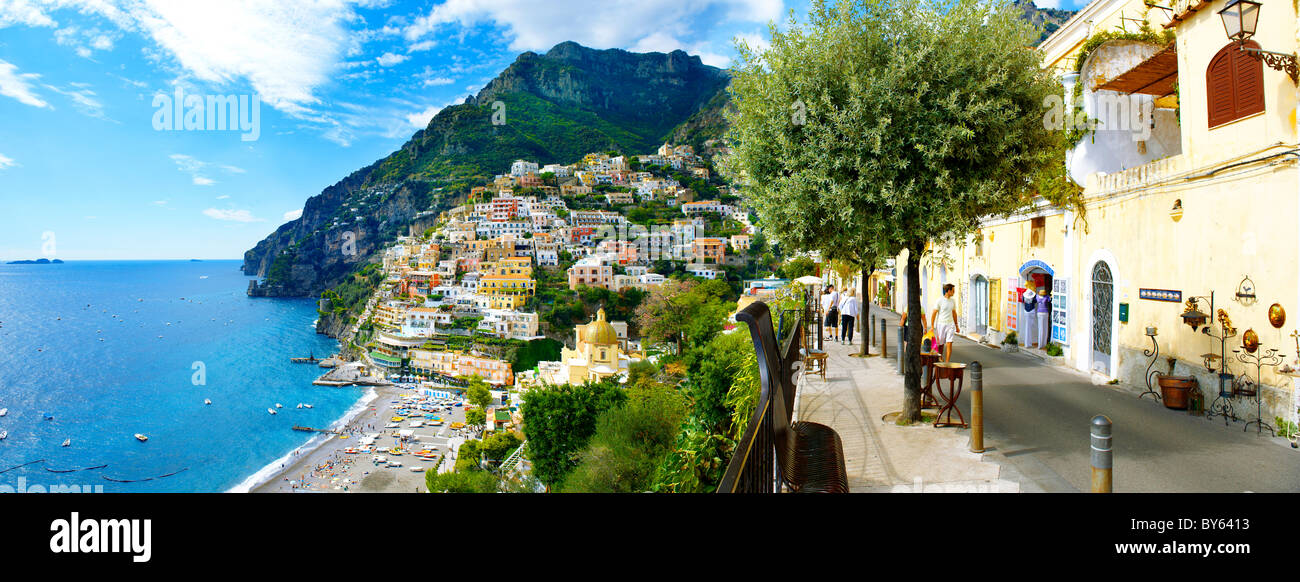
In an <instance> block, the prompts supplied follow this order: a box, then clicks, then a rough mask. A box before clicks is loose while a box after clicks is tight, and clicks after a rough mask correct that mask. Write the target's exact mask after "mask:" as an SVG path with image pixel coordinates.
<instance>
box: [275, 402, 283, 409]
mask: <svg viewBox="0 0 1300 582" xmlns="http://www.w3.org/2000/svg"><path fill="white" fill-rule="evenodd" d="M275 407H276V408H284V405H283V404H280V403H279V402H276V403H275Z"/></svg>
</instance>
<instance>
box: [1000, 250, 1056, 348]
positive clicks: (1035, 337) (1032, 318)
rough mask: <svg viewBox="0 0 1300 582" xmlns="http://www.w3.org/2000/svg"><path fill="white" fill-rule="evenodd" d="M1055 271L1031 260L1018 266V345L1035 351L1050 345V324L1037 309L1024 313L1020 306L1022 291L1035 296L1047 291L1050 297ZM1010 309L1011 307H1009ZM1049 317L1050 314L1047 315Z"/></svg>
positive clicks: (1037, 261)
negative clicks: (1029, 292) (1032, 293)
mask: <svg viewBox="0 0 1300 582" xmlns="http://www.w3.org/2000/svg"><path fill="white" fill-rule="evenodd" d="M1055 276H1056V271H1054V270H1053V269H1052V266H1051V265H1049V264H1047V263H1046V262H1043V261H1039V260H1031V261H1027V262H1025V264H1023V265H1021V266H1020V284H1019V286H1018V287H1017V288H1016V305H1014V308H1015V309H1016V329H1017V332H1018V333H1019V334H1020V345H1022V346H1025V347H1033V348H1035V349H1040V350H1043V349H1047V344H1049V343H1051V333H1052V331H1051V323H1050V322H1048V321H1047V319H1044V318H1043V317H1040V315H1039V312H1038V310H1037V307H1036V306H1035V307H1033V308H1032V310H1031V311H1025V310H1024V307H1023V305H1022V303H1023V301H1024V291H1026V290H1031V291H1034V293H1035V295H1037V294H1038V293H1037V292H1038V290H1040V289H1047V290H1048V297H1051V289H1052V279H1053V278H1054V277H1055ZM1009 307H1011V306H1009ZM1048 315H1049V316H1050V314H1048Z"/></svg>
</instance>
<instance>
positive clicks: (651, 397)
mask: <svg viewBox="0 0 1300 582" xmlns="http://www.w3.org/2000/svg"><path fill="white" fill-rule="evenodd" d="M627 394H628V398H627V401H626V402H624V403H623V404H622V405H621V406H617V407H615V408H611V409H609V410H606V411H604V412H602V413H601V414H600V417H599V419H597V421H596V432H595V434H594V435H593V436H592V438H591V441H590V443H589V444H588V446H587V448H586V449H585V450H584V451H583V452H582V453H581V455H580V456H579V462H578V466H577V467H576V468H575V469H574V471H573V474H572V475H570V476H569V477H567V478H566V479H565V480H564V486H563V487H562V489H561V490H562V491H564V492H570V493H572V492H579V493H634V492H638V491H646V490H648V489H649V488H650V486H651V485H652V478H653V477H654V474H655V470H656V468H657V467H658V466H659V464H660V462H661V461H662V459H663V457H664V455H665V454H667V452H668V450H669V446H670V445H671V444H672V442H673V440H674V439H675V437H676V435H677V430H678V428H679V427H680V426H681V423H682V420H683V419H684V418H685V417H686V402H685V399H684V398H683V397H682V396H681V394H679V393H678V392H677V391H676V390H675V389H674V388H673V387H671V386H667V385H663V384H657V383H654V382H645V383H642V384H639V385H636V386H632V387H630V388H628V390H627ZM530 446H531V445H530Z"/></svg>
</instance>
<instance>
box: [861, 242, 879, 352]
mask: <svg viewBox="0 0 1300 582" xmlns="http://www.w3.org/2000/svg"><path fill="white" fill-rule="evenodd" d="M863 264H864V265H866V266H865V267H862V283H861V287H862V301H861V303H862V311H861V312H859V313H858V319H859V320H861V322H860V323H861V324H862V334H861V335H862V356H863V357H866V356H868V355H870V353H871V348H870V347H869V346H870V345H871V332H873V331H875V330H873V329H871V328H873V327H875V326H873V325H871V298H870V297H868V296H867V278H868V277H870V276H871V266H872V265H873V264H875V261H874V260H873V261H868V262H866V263H863ZM880 357H882V358H883V357H885V354H880Z"/></svg>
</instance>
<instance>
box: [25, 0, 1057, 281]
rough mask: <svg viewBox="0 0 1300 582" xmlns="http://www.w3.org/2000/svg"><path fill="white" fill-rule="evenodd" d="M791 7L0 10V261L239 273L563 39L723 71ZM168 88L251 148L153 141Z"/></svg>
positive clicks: (299, 4)
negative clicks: (187, 262) (156, 265)
mask: <svg viewBox="0 0 1300 582" xmlns="http://www.w3.org/2000/svg"><path fill="white" fill-rule="evenodd" d="M1040 5H1044V3H1041V2H1040ZM1064 7H1066V8H1072V6H1071V5H1069V4H1066V5H1064ZM806 8H807V0H784V1H783V0H687V1H683V0H567V1H543V0H438V1H412V2H401V1H398V0H274V1H272V0H263V1H251V0H220V1H210V0H187V1H180V0H0V260H10V259H19V258H38V257H41V256H51V257H54V258H63V259H71V260H76V259H183V258H200V259H217V258H239V257H242V256H243V252H244V251H245V250H247V249H248V248H249V247H251V246H252V245H254V244H256V242H257V241H259V240H261V239H262V238H263V237H264V236H266V235H267V234H269V233H270V232H271V231H273V230H274V229H275V228H276V227H278V226H279V225H280V224H281V223H283V222H285V220H286V219H288V218H292V217H294V216H295V214H294V213H295V212H300V211H301V208H302V204H303V202H304V201H306V199H307V198H308V197H309V196H312V195H314V194H317V193H319V192H320V190H321V189H322V188H324V187H326V186H329V185H330V184H333V183H334V182H336V181H338V180H339V179H340V178H342V177H344V176H346V175H347V174H349V173H351V172H352V171H354V170H356V169H358V168H360V167H362V166H365V165H367V164H369V163H371V162H373V161H375V160H376V159H379V158H382V157H384V156H386V155H387V154H389V153H390V152H392V151H393V150H395V149H396V148H398V147H400V146H401V144H402V143H403V142H404V141H405V140H406V139H407V138H409V137H410V135H411V134H412V133H413V132H414V131H415V130H417V129H419V128H422V127H424V126H425V124H426V123H427V122H428V120H429V119H430V118H431V117H432V116H433V114H434V113H436V112H437V111H438V110H439V109H441V108H442V107H444V106H446V105H449V104H452V103H458V102H460V101H461V100H463V99H464V98H465V96H466V95H469V94H473V93H475V92H477V91H478V89H480V88H481V87H482V86H483V85H484V84H485V83H486V82H487V81H489V80H491V79H492V78H493V77H494V76H496V74H497V73H498V72H500V71H501V70H502V69H503V68H505V67H506V66H507V65H509V64H510V62H512V61H513V60H514V59H515V57H516V56H517V55H518V54H519V53H520V52H523V51H526V50H532V51H537V52H544V51H545V50H547V49H549V48H550V47H551V46H554V45H555V44H557V43H559V42H562V41H565V40H573V41H577V42H579V43H581V44H584V45H587V46H592V47H596V48H611V47H617V48H624V49H628V50H634V51H670V50H675V49H683V50H686V51H687V52H689V53H691V54H695V55H699V56H700V57H701V58H702V59H703V60H704V61H705V62H706V63H708V64H711V65H715V66H720V67H726V66H728V65H729V64H730V63H731V58H732V57H733V56H734V50H733V48H732V39H733V38H735V37H736V36H742V37H745V38H749V39H755V40H758V39H763V38H766V36H767V28H766V27H767V23H768V22H770V21H773V20H778V21H780V20H784V18H785V15H786V14H787V13H788V11H789V10H791V9H793V10H795V11H796V13H797V14H799V15H802V14H804V13H805V12H806ZM760 43H761V40H760ZM178 88H179V89H180V90H181V91H182V93H183V94H184V95H196V96H199V97H212V96H234V97H235V98H239V97H240V96H242V97H244V98H245V99H250V98H251V96H253V95H256V96H257V97H258V98H259V100H260V107H259V108H258V110H257V111H258V113H259V123H258V126H257V128H258V131H257V135H256V139H255V140H251V139H250V140H245V139H244V137H245V134H244V133H243V132H241V131H238V130H235V131H230V130H226V131H221V130H214V129H211V128H207V129H206V130H188V131H167V130H165V129H162V130H160V129H156V128H155V126H156V125H158V124H159V122H160V121H165V120H161V119H159V115H160V110H161V109H164V108H166V101H160V100H159V99H160V98H159V97H158V96H166V97H167V98H171V97H172V96H174V95H175V92H176V90H177V89H178ZM155 104H159V105H158V106H156V105H155ZM250 105H251V101H250ZM245 112H247V110H245ZM181 125H183V124H181ZM247 137H249V138H251V137H253V136H252V135H248V136H247ZM503 170H504V168H503ZM49 251H53V254H52V255H51V254H50V252H49Z"/></svg>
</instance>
